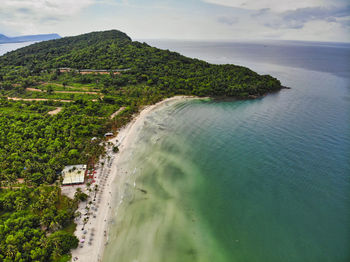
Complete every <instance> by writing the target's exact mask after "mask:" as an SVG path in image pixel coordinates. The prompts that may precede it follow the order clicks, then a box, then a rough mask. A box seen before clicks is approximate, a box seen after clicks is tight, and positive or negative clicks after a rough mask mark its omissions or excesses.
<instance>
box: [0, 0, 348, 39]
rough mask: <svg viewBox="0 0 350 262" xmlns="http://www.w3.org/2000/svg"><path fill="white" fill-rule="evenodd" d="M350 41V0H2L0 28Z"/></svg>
mask: <svg viewBox="0 0 350 262" xmlns="http://www.w3.org/2000/svg"><path fill="white" fill-rule="evenodd" d="M108 29H118V30H121V31H123V32H125V33H127V34H128V35H129V36H130V37H131V38H133V39H188V40H249V39H257V40H260V39H276V40H305V41H327V42H328V41H332V42H350V1H349V0H0V33H2V34H5V35H8V36H17V35H29V34H44V33H58V34H60V35H61V36H71V35H78V34H82V33H87V32H91V31H102V30H108Z"/></svg>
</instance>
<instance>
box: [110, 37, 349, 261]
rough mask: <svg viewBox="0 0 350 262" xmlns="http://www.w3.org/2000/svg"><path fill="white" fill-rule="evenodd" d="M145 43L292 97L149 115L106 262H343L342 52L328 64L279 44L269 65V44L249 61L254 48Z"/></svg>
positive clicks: (170, 108)
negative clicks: (247, 72)
mask: <svg viewBox="0 0 350 262" xmlns="http://www.w3.org/2000/svg"><path fill="white" fill-rule="evenodd" d="M151 44H153V45H157V46H159V47H162V48H169V49H171V50H177V51H181V52H182V53H185V54H186V55H189V56H197V57H200V58H202V59H205V58H206V56H207V58H208V59H207V60H214V59H213V57H216V58H215V59H219V60H220V59H221V60H222V62H227V61H229V62H231V63H238V64H244V65H246V66H249V67H251V68H252V69H254V70H256V71H258V72H259V73H270V74H272V75H274V76H276V77H278V78H279V79H280V80H281V81H282V83H283V84H284V85H287V86H290V87H292V89H290V90H282V91H281V92H279V93H276V94H271V95H268V96H266V97H264V98H261V99H257V100H249V101H226V102H223V101H221V102H219V101H208V100H193V101H184V102H178V103H172V104H168V105H166V106H164V107H162V108H160V109H158V110H156V111H154V112H152V113H151V114H150V115H149V116H148V118H147V120H146V122H145V124H144V126H143V128H142V130H141V131H140V134H139V136H138V137H135V141H134V146H133V147H132V148H131V150H130V151H129V152H128V153H127V154H128V155H127V156H126V158H125V159H126V160H125V164H124V166H123V168H125V172H128V173H127V174H128V175H129V176H130V179H129V183H128V185H127V186H126V189H125V192H124V194H125V198H124V201H123V203H122V204H121V205H120V206H119V208H118V210H117V211H116V217H115V219H114V221H113V222H114V224H113V225H112V226H111V228H110V233H109V237H110V243H109V245H108V246H107V248H106V250H105V255H104V261H106V262H107V261H108V262H109V261H155V262H156V261H237V262H243V261H247V262H261V261H263V262H264V261H266V262H281V261H290V262H308V261H310V262H325V261H330V262H336V261H339V262H345V261H350V92H349V91H350V89H349V87H350V85H349V83H350V82H349V78H347V77H348V76H347V73H349V72H350V71H348V70H349V67H348V65H349V63H348V61H349V60H346V59H347V57H349V54H350V52H349V50H350V49H349V47H348V46H345V47H344V46H340V47H338V46H335V47H334V46H330V47H326V48H328V49H327V52H328V53H329V54H331V55H330V57H329V59H328V60H327V59H326V57H322V55H324V54H323V51H322V50H323V49H321V51H322V52H321V53H319V54H318V52H319V51H317V50H318V48H319V45H316V46H315V48H314V49H313V46H312V45H311V46H310V44H309V45H308V46H307V50H306V51H305V50H304V49H302V48H301V47H300V46H298V48H301V50H304V51H305V52H304V53H303V56H301V55H300V54H294V56H292V53H293V52H291V51H290V49H291V47H290V46H288V45H287V46H284V47H283V46H281V45H277V47H276V48H278V50H280V51H278V50H276V57H277V58H276V57H271V62H270V63H268V55H266V52H264V49H265V48H266V47H264V45H266V44H264V45H262V44H255V46H254V48H253V49H254V50H255V51H254V52H256V57H257V58H256V61H253V58H252V55H251V52H252V47H251V46H248V48H247V49H244V48H243V47H242V46H241V45H240V48H239V49H238V50H239V54H236V53H235V52H237V51H235V50H236V49H237V48H236V46H235V44H231V45H229V46H226V48H225V49H224V50H223V49H220V46H216V47H215V46H214V47H210V48H209V49H210V50H209V49H208V47H206V46H205V45H204V44H203V45H204V46H205V48H203V47H200V44H198V43H197V44H196V43H193V42H190V43H189V42H185V43H181V42H175V43H173V45H171V43H169V42H156V43H151ZM290 44H291V45H292V44H293V43H290ZM297 44H299V45H300V43H297ZM259 45H260V47H259ZM271 48H273V47H271ZM294 48H296V47H294ZM298 48H297V50H299V49H298ZM228 50H230V52H228ZM242 50H243V51H244V50H245V51H246V53H247V55H246V57H247V59H246V60H244V56H245V55H244V52H243V51H242ZM308 50H313V52H311V53H310V54H309V55H308V53H309V52H308ZM194 51H195V52H194ZM299 51H300V50H299ZM278 52H281V53H278ZM272 53H273V52H272ZM191 54H192V55H191ZM228 54H229V55H228ZM335 54H339V56H338V57H334V55H335ZM295 57H298V59H296V61H295V63H294V64H292V65H291V66H287V65H286V62H285V61H286V60H287V61H288V59H289V60H291V61H293V59H294V60H295ZM320 57H321V58H322V59H320ZM234 58H236V59H234ZM316 58H317V59H316ZM230 59H231V60H230ZM278 59H280V60H281V61H280V60H278ZM302 59H304V60H305V63H304V64H303V61H302ZM313 59H314V63H316V64H315V65H313V66H308V64H311V65H312V63H313V62H312V60H313ZM320 61H323V62H320ZM216 62H220V61H216ZM320 63H321V64H320ZM322 63H324V64H322ZM332 63H333V64H334V66H333V64H332ZM297 64H303V66H300V67H299V66H297ZM339 64H342V65H343V66H342V67H341V69H339V70H337V72H332V71H334V67H337V66H339ZM327 67H328V68H330V69H331V70H328V71H327V70H326V69H327ZM142 190H144V191H142Z"/></svg>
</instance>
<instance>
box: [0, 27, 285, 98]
mask: <svg viewBox="0 0 350 262" xmlns="http://www.w3.org/2000/svg"><path fill="white" fill-rule="evenodd" d="M62 67H69V68H74V69H106V70H115V69H130V70H129V71H127V72H125V73H123V81H120V80H119V81H118V80H114V81H113V80H111V81H110V86H108V88H112V89H113V88H120V87H121V86H123V85H130V84H146V85H148V86H150V87H155V88H157V89H159V90H160V92H162V93H163V94H169V95H170V94H194V95H200V96H235V97H249V96H250V97H252V96H260V95H263V94H266V93H268V92H271V91H275V90H279V89H280V88H281V84H280V82H279V81H278V80H277V79H275V78H273V77H271V76H261V75H258V74H257V73H255V72H253V71H251V70H250V69H248V68H245V67H240V66H235V65H212V64H209V63H207V62H204V61H200V60H197V59H191V58H187V57H185V56H182V55H180V54H178V53H175V52H170V51H168V50H161V49H158V48H154V47H151V46H149V45H147V44H146V43H139V42H135V41H132V40H131V38H130V37H128V36H127V35H126V34H125V33H122V32H120V31H117V30H111V31H104V32H93V33H88V34H83V35H79V36H74V37H65V38H61V39H56V40H50V41H45V42H40V43H36V44H33V45H30V46H27V47H24V48H21V49H18V50H16V51H13V52H9V53H7V54H5V55H4V56H2V57H0V68H1V69H0V70H1V71H0V82H1V81H2V82H4V81H6V80H8V81H11V79H13V78H14V77H13V75H14V74H15V75H17V79H19V78H27V77H28V76H33V75H34V76H35V75H40V74H41V73H42V72H43V71H44V70H55V69H57V68H62ZM13 69H16V71H14V70H13ZM9 74H11V75H12V77H8V75H9ZM121 82H122V83H121Z"/></svg>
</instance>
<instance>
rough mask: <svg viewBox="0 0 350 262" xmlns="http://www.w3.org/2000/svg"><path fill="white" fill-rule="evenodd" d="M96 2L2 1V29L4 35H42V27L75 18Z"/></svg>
mask: <svg viewBox="0 0 350 262" xmlns="http://www.w3.org/2000/svg"><path fill="white" fill-rule="evenodd" d="M96 1H97V0H1V5H0V28H1V29H2V30H1V31H2V32H3V33H6V32H7V31H11V32H15V34H34V33H41V32H40V31H39V29H38V27H40V25H42V24H45V25H53V24H55V23H58V22H59V21H60V20H63V19H67V18H70V17H73V16H75V15H77V14H78V13H79V12H80V11H81V10H83V9H84V8H87V7H89V6H91V5H92V4H94V3H96ZM48 32H50V31H48ZM10 34H11V33H10Z"/></svg>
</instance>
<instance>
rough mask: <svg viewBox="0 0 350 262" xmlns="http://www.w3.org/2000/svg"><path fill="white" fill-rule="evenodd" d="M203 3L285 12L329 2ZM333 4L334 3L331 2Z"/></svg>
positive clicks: (212, 0)
mask: <svg viewBox="0 0 350 262" xmlns="http://www.w3.org/2000/svg"><path fill="white" fill-rule="evenodd" d="M203 1H204V2H207V3H210V4H216V5H222V6H228V7H236V8H243V9H250V10H260V9H270V10H271V11H275V12H285V11H290V10H296V9H299V8H308V7H317V6H326V5H328V4H329V3H332V2H330V0H203ZM333 2H334V1H333Z"/></svg>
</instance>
